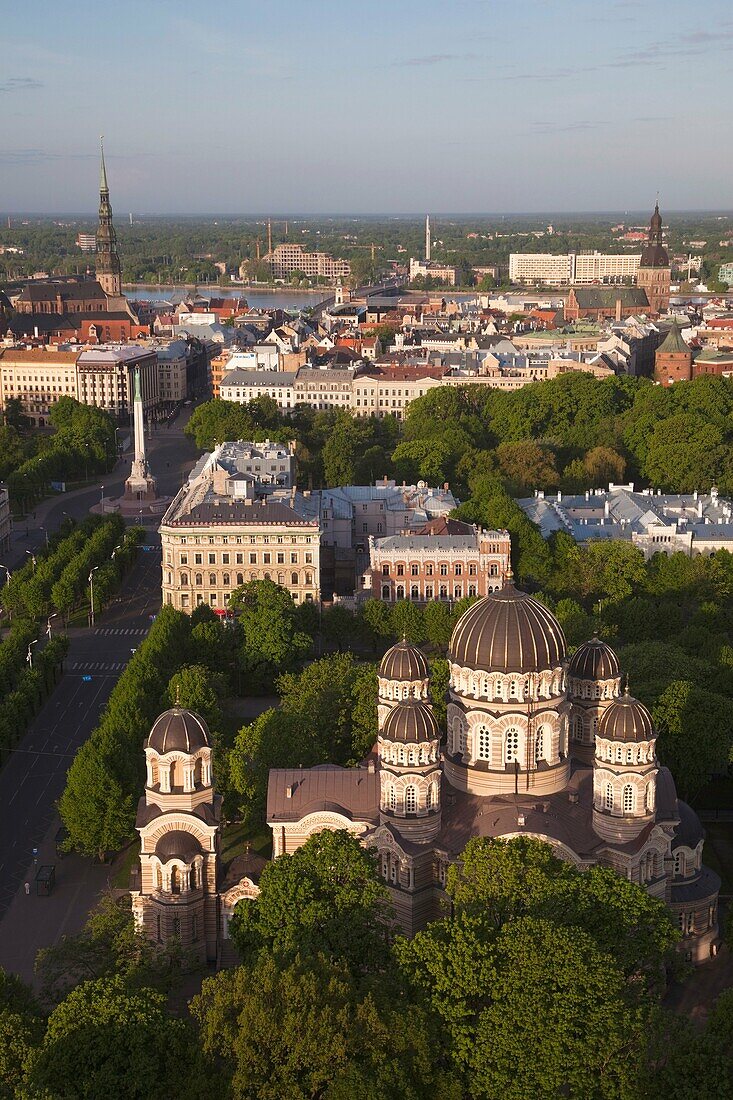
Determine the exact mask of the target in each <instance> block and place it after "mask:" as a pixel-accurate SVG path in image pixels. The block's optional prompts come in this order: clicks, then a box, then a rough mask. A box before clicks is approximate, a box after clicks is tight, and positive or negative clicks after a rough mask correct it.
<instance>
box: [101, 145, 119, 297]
mask: <svg viewBox="0 0 733 1100" xmlns="http://www.w3.org/2000/svg"><path fill="white" fill-rule="evenodd" d="M103 142H104V139H103V138H100V147H101V155H102V157H101V163H100V167H99V226H98V228H97V280H98V281H99V283H100V285H101V287H102V289H103V290H104V292H105V294H108V295H110V297H113V298H118V297H120V295H121V294H122V271H121V267H120V257H119V253H118V252H117V236H116V234H115V230H114V226H113V224H112V206H111V205H110V201H109V184H108V183H107V169H106V167H105V163H104V144H103Z"/></svg>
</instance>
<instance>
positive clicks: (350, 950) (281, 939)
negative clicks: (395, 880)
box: [230, 830, 391, 973]
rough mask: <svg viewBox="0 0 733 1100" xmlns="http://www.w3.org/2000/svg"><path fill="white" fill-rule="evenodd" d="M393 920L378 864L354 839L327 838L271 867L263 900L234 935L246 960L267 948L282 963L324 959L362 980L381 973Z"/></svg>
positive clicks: (240, 920)
mask: <svg viewBox="0 0 733 1100" xmlns="http://www.w3.org/2000/svg"><path fill="white" fill-rule="evenodd" d="M390 913H391V909H390V905H389V902H388V894H387V890H386V887H385V886H384V884H383V882H382V881H381V879H380V878H379V877H378V875H377V868H376V857H375V856H374V855H373V854H372V853H371V852H370V851H369V850H368V849H366V848H364V847H363V846H362V844H361V843H360V842H359V840H358V839H357V838H356V837H353V836H351V834H350V833H347V832H331V831H330V830H324V831H323V832H320V833H316V834H314V835H313V836H312V837H310V839H309V840H307V841H306V843H305V844H304V845H303V846H302V847H301V848H298V850H297V851H295V852H293V853H292V855H283V856H280V857H279V858H278V859H277V860H275V862H274V863H268V864H267V866H266V867H265V868H264V870H263V872H262V877H261V879H260V894H259V897H257V898H256V899H254V900H252V901H242V902H240V903H239V905H238V906H237V908H236V910H235V913H234V917H233V918H232V921H231V926H230V927H231V935H232V939H233V940H234V942H235V943H236V945H237V947H238V948H239V950H240V952H241V954H242V956H243V957H244V958H245V959H248V958H252V957H254V956H255V955H256V954H257V952H258V951H260V950H261V949H262V948H263V947H264V948H267V949H268V950H270V951H272V952H273V953H274V954H275V955H276V957H277V958H278V959H283V960H290V961H292V960H295V958H296V957H297V956H298V955H299V954H300V953H305V954H309V955H324V956H325V957H326V958H330V959H334V960H340V961H341V962H343V963H345V964H348V965H349V967H350V968H351V969H352V970H353V971H354V973H362V972H364V971H373V970H380V969H382V968H383V967H384V964H385V961H386V957H387V935H388V925H387V920H388V918H389V916H390Z"/></svg>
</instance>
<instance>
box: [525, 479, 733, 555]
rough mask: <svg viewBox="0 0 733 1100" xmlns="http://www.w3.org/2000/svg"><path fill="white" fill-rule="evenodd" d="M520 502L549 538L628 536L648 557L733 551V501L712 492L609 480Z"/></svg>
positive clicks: (580, 539) (588, 539)
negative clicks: (658, 488)
mask: <svg viewBox="0 0 733 1100" xmlns="http://www.w3.org/2000/svg"><path fill="white" fill-rule="evenodd" d="M517 504H518V505H519V506H520V508H521V509H522V510H523V511H524V512H525V513H526V515H527V516H528V517H529V519H531V520H532V521H533V522H534V523H536V524H537V525H538V526H539V528H540V530H541V532H542V534H543V535H544V536H545V538H549V536H550V535H551V534H552V533H553V532H554V531H566V532H567V533H568V534H569V535H572V537H573V538H574V539H575V540H576V542H579V543H585V542H598V541H609V540H623V541H626V542H631V543H633V544H634V546H637V547H638V548H639V550H641V552H642V553H643V555H644V557H645V558H650V557H651V556H652V555H653V554H658V553H661V554H676V553H682V554H686V555H687V556H688V557H694V556H696V555H697V554H704V555H706V556H707V555H709V554H713V553H715V552H716V551H717V550H729V551H731V550H733V504H732V503H731V501H730V500H726V499H725V498H723V497H721V496H719V494H718V490H717V489H716V488H715V487H713V488H712V489H711V490H710V493H698V492H694V493H667V494H662V493H661V492H656V493H655V491H654V490H653V489H642V490H641V491H640V492H636V491H635V490H634V485H633V483H632V484H629V485H613V484H611V485H609V487H608V489H607V490H606V489H594V490H592V491H590V492H587V493H585V494H584V495H579V496H567V495H564V494H563V493H557V494H555V493H553V494H549V493H548V494H547V495H545V493H544V492H543V491H542V490H538V491H537V492H536V493H535V495H534V497H528V498H527V499H525V500H518V501H517Z"/></svg>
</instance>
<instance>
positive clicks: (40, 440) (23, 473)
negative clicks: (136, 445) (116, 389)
mask: <svg viewBox="0 0 733 1100" xmlns="http://www.w3.org/2000/svg"><path fill="white" fill-rule="evenodd" d="M4 417H5V423H4V425H2V426H0V477H1V478H2V479H3V480H4V481H5V482H6V484H7V486H8V491H9V493H10V503H11V507H12V508H13V510H14V511H15V512H16V513H20V514H24V513H25V512H27V511H28V510H29V509H30V508H32V507H33V506H34V505H35V504H37V503H38V501H39V500H41V499H42V498H43V497H45V496H48V494H49V493H50V492H51V488H52V482H64V483H68V482H70V481H73V480H85V481H86V480H87V479H89V478H90V477H92V476H94V475H96V474H100V473H103V472H105V471H107V470H110V469H111V468H112V467H113V466H114V464H115V462H116V461H117V443H116V436H115V426H114V421H113V419H112V417H111V416H110V415H109V413H107V412H105V411H104V410H103V409H97V408H94V407H93V406H90V405H82V404H81V403H80V402H79V401H77V400H76V399H75V398H73V397H61V398H59V400H58V401H57V402H56V404H55V405H54V406H53V408H52V409H51V412H50V414H49V421H50V424H51V427H52V431H51V432H50V433H46V432H39V431H36V430H31V429H28V428H27V427H26V426H25V424H24V418H23V417H22V415H21V414H20V412H19V410H18V409H15V408H14V406H13V401H12V399H11V401H9V402H8V403H7V404H6V407H5V409H4Z"/></svg>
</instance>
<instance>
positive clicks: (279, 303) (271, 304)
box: [123, 284, 331, 309]
mask: <svg viewBox="0 0 733 1100" xmlns="http://www.w3.org/2000/svg"><path fill="white" fill-rule="evenodd" d="M123 293H124V294H125V296H126V297H127V298H129V299H130V301H131V302H139V301H145V302H161V301H165V302H174V303H177V302H182V301H183V300H184V298H192V297H193V296H194V294H200V295H201V296H202V297H203V298H246V299H247V303H248V305H250V306H252V307H253V308H257V309H306V308H307V307H308V306H312V305H316V304H317V303H318V302H322V301H323V299H324V298H327V297H328V296H329V293H331V292H330V291H329V289H328V287H321V288H320V290H317V291H315V292H314V291H307V290H306V291H303V290H246V289H245V288H244V287H218V286H211V284H209V285H208V286H197V287H195V288H194V287H191V286H132V287H123Z"/></svg>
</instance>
